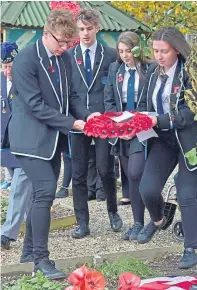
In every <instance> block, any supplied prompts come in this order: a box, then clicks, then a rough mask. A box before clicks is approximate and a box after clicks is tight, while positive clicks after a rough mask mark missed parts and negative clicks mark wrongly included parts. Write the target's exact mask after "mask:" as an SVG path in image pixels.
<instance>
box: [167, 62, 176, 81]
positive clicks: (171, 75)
mask: <svg viewBox="0 0 197 290" xmlns="http://www.w3.org/2000/svg"><path fill="white" fill-rule="evenodd" d="M177 63H178V59H177V60H176V62H175V63H174V64H173V66H171V68H170V69H169V71H168V72H167V73H166V75H167V76H168V77H169V78H173V77H174V74H175V70H176V66H177Z"/></svg>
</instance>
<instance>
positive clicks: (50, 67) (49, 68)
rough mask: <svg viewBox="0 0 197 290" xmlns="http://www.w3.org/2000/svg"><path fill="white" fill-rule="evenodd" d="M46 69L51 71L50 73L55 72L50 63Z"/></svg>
mask: <svg viewBox="0 0 197 290" xmlns="http://www.w3.org/2000/svg"><path fill="white" fill-rule="evenodd" d="M48 70H49V71H50V72H52V73H54V72H55V69H54V67H53V66H52V65H50V66H49V67H48Z"/></svg>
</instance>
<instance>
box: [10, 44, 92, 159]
mask: <svg viewBox="0 0 197 290" xmlns="http://www.w3.org/2000/svg"><path fill="white" fill-rule="evenodd" d="M58 60H59V65H60V72H61V79H62V95H60V94H58V90H57V87H56V86H57V79H56V77H55V73H54V72H53V71H52V70H51V63H50V60H49V57H48V55H47V52H46V49H45V47H44V45H43V42H42V39H39V40H38V41H37V42H36V43H34V44H32V45H29V46H27V47H26V48H25V49H23V50H22V51H20V52H19V54H18V55H17V56H16V57H15V59H14V63H13V69H12V77H13V89H14V99H13V101H12V117H11V120H10V123H9V141H10V149H11V152H12V153H13V154H18V155H23V156H29V157H35V158H40V159H44V160H50V159H52V158H53V156H54V154H55V151H56V147H57V143H58V142H60V141H61V144H62V148H61V149H62V151H67V150H68V143H67V136H66V135H67V134H68V132H69V131H70V130H71V129H72V127H73V124H74V122H75V119H81V120H86V118H87V116H88V115H89V114H90V112H89V110H87V108H86V107H85V106H83V104H82V103H81V101H80V99H79V97H78V96H77V94H76V92H75V90H74V87H73V82H72V79H71V75H72V67H71V64H70V57H69V55H68V54H67V53H64V55H62V56H60V57H58ZM59 137H60V138H59Z"/></svg>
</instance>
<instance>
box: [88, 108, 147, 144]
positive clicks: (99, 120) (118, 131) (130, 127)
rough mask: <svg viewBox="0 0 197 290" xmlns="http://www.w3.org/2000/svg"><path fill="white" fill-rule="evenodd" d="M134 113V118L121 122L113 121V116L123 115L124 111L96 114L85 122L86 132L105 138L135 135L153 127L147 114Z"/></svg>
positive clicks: (89, 134)
mask: <svg viewBox="0 0 197 290" xmlns="http://www.w3.org/2000/svg"><path fill="white" fill-rule="evenodd" d="M132 113H133V114H134V117H133V118H132V119H130V120H129V121H125V122H120V123H116V122H114V121H112V119H111V118H112V117H115V116H120V115H122V112H110V113H104V114H102V115H100V116H95V117H93V118H91V119H90V120H89V121H88V122H87V123H86V124H85V127H84V133H85V134H86V135H87V136H93V137H99V138H101V139H105V138H114V137H121V136H126V135H132V136H134V135H135V134H136V133H139V132H141V131H144V130H145V131H146V130H149V129H151V128H152V121H151V119H150V118H149V117H148V116H147V115H145V114H141V113H137V112H132Z"/></svg>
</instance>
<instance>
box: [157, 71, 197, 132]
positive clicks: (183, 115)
mask: <svg viewBox="0 0 197 290" xmlns="http://www.w3.org/2000/svg"><path fill="white" fill-rule="evenodd" d="M187 89H192V87H191V84H190V81H189V77H188V75H186V74H185V78H184V90H187ZM193 93H194V95H195V97H196V100H197V93H196V92H194V91H193ZM182 97H183V98H184V92H182ZM194 116H195V114H194V113H193V112H192V111H191V110H190V108H189V106H188V105H187V103H186V102H185V100H184V102H183V103H181V104H179V105H178V111H176V110H174V109H173V110H171V112H170V113H169V114H164V115H160V116H158V117H157V125H158V127H159V128H160V129H172V128H174V129H184V128H185V127H187V126H190V125H191V124H193V122H195V121H194Z"/></svg>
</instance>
